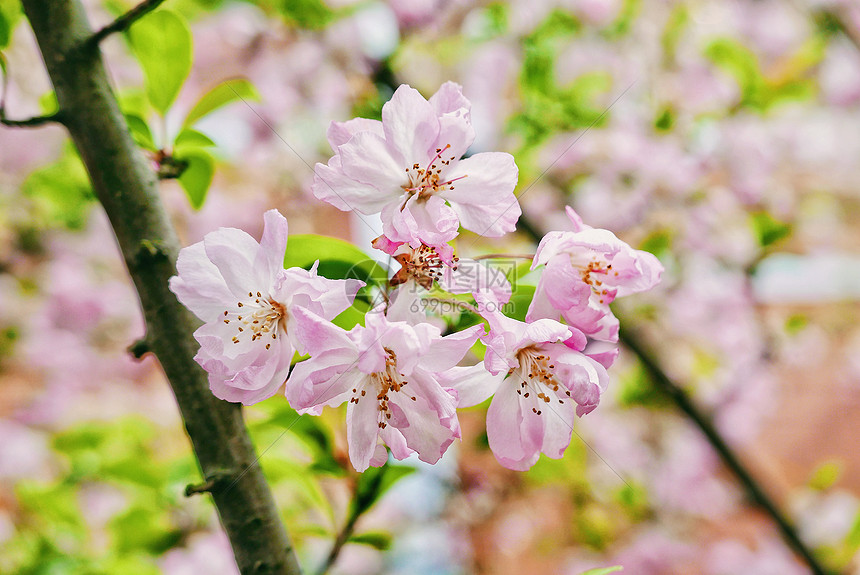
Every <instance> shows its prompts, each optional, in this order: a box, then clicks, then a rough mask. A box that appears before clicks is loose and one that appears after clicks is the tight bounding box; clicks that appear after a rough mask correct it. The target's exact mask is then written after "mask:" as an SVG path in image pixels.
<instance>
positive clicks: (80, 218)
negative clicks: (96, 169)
mask: <svg viewBox="0 0 860 575" xmlns="http://www.w3.org/2000/svg"><path fill="white" fill-rule="evenodd" d="M22 190H23V191H24V194H25V195H26V196H28V197H30V198H32V199H33V202H34V203H35V204H36V206H37V208H38V210H37V211H38V213H39V217H40V219H42V220H43V222H42V223H43V224H44V225H47V226H48V227H57V226H62V227H66V228H69V229H73V230H78V229H82V228H83V227H84V224H86V221H87V215H88V213H89V209H90V207H91V206H92V203H93V200H94V199H95V196H94V195H93V190H92V187H91V185H90V180H89V178H88V177H87V170H86V168H84V164H83V162H81V159H80V158H79V157H78V155H77V153H76V152H75V151H74V148H72V146H67V147H66V148H65V150H64V152H63V155H62V156H60V158H59V159H58V160H57V161H56V162H54V163H53V164H50V165H48V166H45V167H43V168H40V169H38V170H36V171H35V172H32V173H31V174H30V175H29V176H28V177H27V179H26V180H24V184H23V185H22Z"/></svg>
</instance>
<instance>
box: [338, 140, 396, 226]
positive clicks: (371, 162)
mask: <svg viewBox="0 0 860 575" xmlns="http://www.w3.org/2000/svg"><path fill="white" fill-rule="evenodd" d="M338 150H339V152H340V153H339V156H340V159H341V167H342V171H343V173H344V174H345V175H346V176H347V177H349V178H352V179H353V180H356V181H358V182H361V183H364V184H369V185H371V186H373V187H374V188H376V189H377V190H379V192H378V194H381V195H384V196H385V197H386V198H388V199H389V201H393V200H394V199H395V198H397V197H399V196H400V195H401V194H403V189H402V188H401V186H403V185H406V184H407V183H408V182H409V179H408V177H407V175H406V172H405V169H406V167H408V166H407V164H406V163H405V162H404V161H403V160H402V159H400V157H399V154H398V152H396V151H395V150H392V149H391V147H390V146H389V144H388V143H387V142H386V141H385V140H384V139H382V138H381V137H379V136H377V135H376V134H374V133H371V132H359V133H358V134H356V135H354V136H353V137H352V138H350V140H349V142H347V143H346V144H344V145H342V146H341V147H340V148H338ZM409 165H411V164H409ZM356 209H358V206H356Z"/></svg>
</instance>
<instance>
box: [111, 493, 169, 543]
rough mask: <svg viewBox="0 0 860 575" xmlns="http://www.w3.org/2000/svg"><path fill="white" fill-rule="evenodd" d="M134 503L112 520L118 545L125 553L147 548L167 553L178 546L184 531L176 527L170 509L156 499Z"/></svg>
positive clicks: (114, 536)
mask: <svg viewBox="0 0 860 575" xmlns="http://www.w3.org/2000/svg"><path fill="white" fill-rule="evenodd" d="M146 503H148V502H143V503H141V504H138V505H134V506H133V507H131V508H130V509H129V510H127V511H126V512H125V513H122V514H121V515H118V516H117V517H114V518H113V519H112V520H111V521H110V531H111V534H112V536H113V544H114V548H115V549H117V550H118V551H119V552H121V553H128V552H130V551H135V550H145V551H148V552H150V553H153V554H160V553H164V552H165V551H167V550H168V549H170V548H171V547H173V545H175V544H176V543H177V542H178V541H179V538H180V537H181V532H180V531H179V530H177V529H175V528H173V527H172V525H171V522H170V518H169V515H168V510H166V509H162V508H160V507H159V506H158V505H157V504H156V503H155V502H152V503H149V504H146Z"/></svg>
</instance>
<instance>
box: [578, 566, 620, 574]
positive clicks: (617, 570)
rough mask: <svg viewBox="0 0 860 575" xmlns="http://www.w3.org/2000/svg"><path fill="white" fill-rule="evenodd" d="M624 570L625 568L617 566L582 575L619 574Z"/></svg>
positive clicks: (592, 570) (590, 570)
mask: <svg viewBox="0 0 860 575" xmlns="http://www.w3.org/2000/svg"><path fill="white" fill-rule="evenodd" d="M623 570H624V567H622V566H621V565H616V566H615V567H601V568H598V569H589V570H588V571H586V572H585V573H582V574H581V575H609V573H618V572H619V571H623Z"/></svg>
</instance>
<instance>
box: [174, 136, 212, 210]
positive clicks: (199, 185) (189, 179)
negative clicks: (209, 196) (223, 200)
mask: <svg viewBox="0 0 860 575" xmlns="http://www.w3.org/2000/svg"><path fill="white" fill-rule="evenodd" d="M176 159H177V160H181V161H183V162H188V165H187V166H186V168H185V170H184V171H183V172H182V175H181V176H179V184H180V185H181V186H182V189H183V190H185V194H186V195H187V196H188V201H190V202H191V207H193V208H194V209H195V210H199V209H200V208H201V207H203V202H204V201H205V200H206V193H207V192H208V191H209V186H210V185H212V178H213V177H214V176H215V160H213V159H212V156H210V155H209V154H208V153H206V152H205V151H203V150H201V149H196V150H193V151H186V152H185V153H184V154H183V155H182V157H177V158H176Z"/></svg>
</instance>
